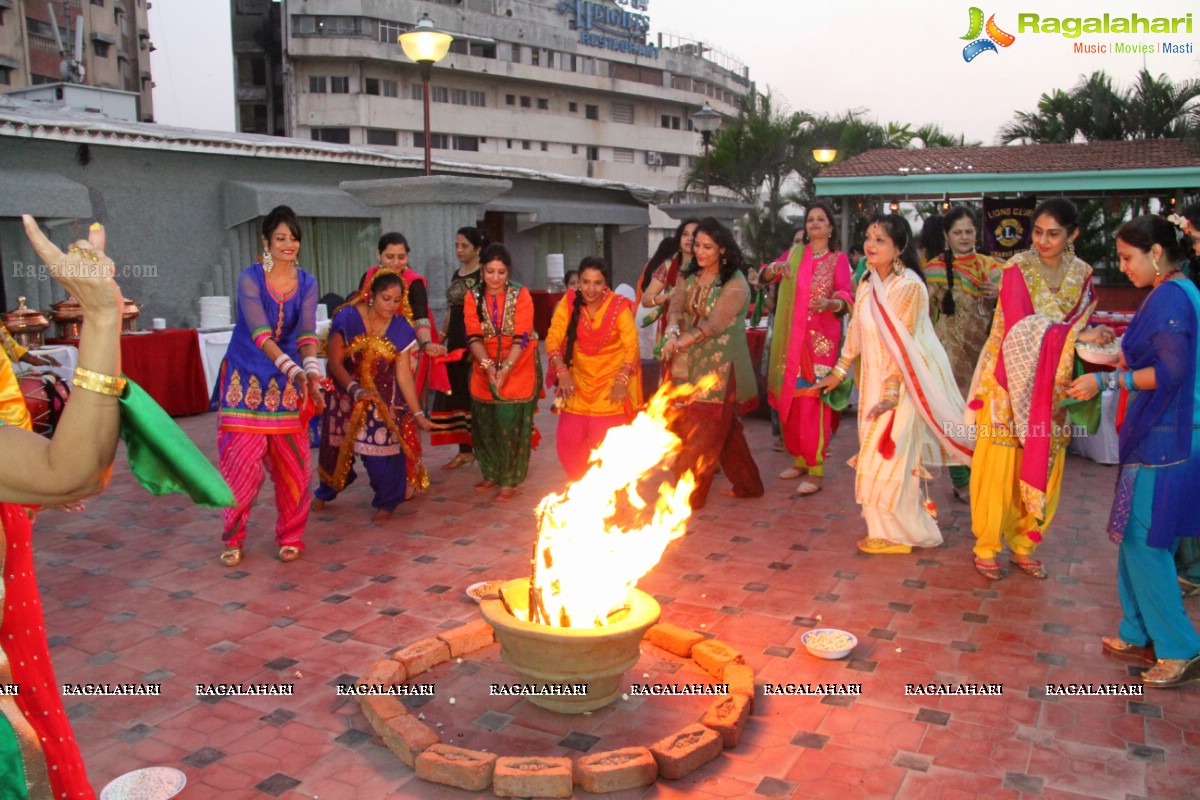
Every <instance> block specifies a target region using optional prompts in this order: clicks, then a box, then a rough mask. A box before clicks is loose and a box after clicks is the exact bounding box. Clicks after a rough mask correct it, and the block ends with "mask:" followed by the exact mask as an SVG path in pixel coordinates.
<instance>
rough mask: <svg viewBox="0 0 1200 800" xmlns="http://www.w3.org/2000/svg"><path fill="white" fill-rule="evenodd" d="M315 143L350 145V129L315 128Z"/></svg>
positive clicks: (313, 131)
mask: <svg viewBox="0 0 1200 800" xmlns="http://www.w3.org/2000/svg"><path fill="white" fill-rule="evenodd" d="M312 138H313V141H314V142H331V143H333V144H350V129H349V128H313V129H312Z"/></svg>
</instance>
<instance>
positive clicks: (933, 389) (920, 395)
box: [869, 270, 975, 466]
mask: <svg viewBox="0 0 1200 800" xmlns="http://www.w3.org/2000/svg"><path fill="white" fill-rule="evenodd" d="M870 275H871V277H870V281H871V284H870V290H869V291H870V293H871V301H872V302H871V315H872V318H873V319H874V321H875V325H876V326H877V328H878V330H879V336H880V339H881V340H882V342H883V346H884V349H885V350H887V352H888V355H889V356H891V358H892V362H893V363H895V364H896V366H897V367H898V368H899V370H900V377H901V379H902V380H903V381H904V386H905V388H906V389H907V390H908V396H909V397H910V398H912V401H913V404H914V406H915V407H916V410H917V415H918V416H919V417H920V418H921V420H922V421H923V422H924V423H925V428H926V431H925V436H923V437H922V438H923V439H924V440H925V442H926V444H927V445H928V446H929V447H930V449H931V451H932V452H929V453H928V455H929V456H931V457H934V456H936V452H937V450H940V451H942V452H943V453H946V454H948V455H949V457H950V458H951V459H952V460H953V461H956V462H957V463H959V464H962V465H963V466H970V464H971V455H972V454H973V453H974V451H975V442H974V437H973V436H971V435H970V434H971V430H970V428H969V427H968V426H966V425H964V424H963V422H962V420H963V412H964V410H965V409H966V403H965V402H964V401H963V398H962V393H961V392H959V390H958V384H956V383H955V381H954V372H953V371H952V370H951V368H950V359H949V358H948V357H947V356H946V350H945V348H943V347H942V344H941V342H939V341H938V339H937V337H936V336H935V335H934V333H933V325H932V323H930V322H929V311H928V303H926V305H925V307H924V308H923V309H921V311H920V312H918V313H920V314H921V315H922V316H921V317H919V318H918V321H917V326H916V331H915V332H914V333H909V332H908V328H906V327H905V326H904V323H903V321H901V319H900V318H899V316H898V315H897V314H896V312H895V310H894V309H893V308H892V306H891V303H889V302H888V299H887V289H885V288H884V285H883V281H881V280H880V279H879V276H878V275H877V274H876V273H875V271H874V270H872V271H871V273H870ZM893 419H894V416H893ZM889 424H890V422H889ZM886 438H887V439H888V440H890V439H891V437H890V435H889V436H887V437H886ZM881 449H882V448H881ZM885 457H886V456H885ZM943 460H944V459H943Z"/></svg>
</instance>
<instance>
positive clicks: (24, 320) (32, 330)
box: [4, 297, 50, 347]
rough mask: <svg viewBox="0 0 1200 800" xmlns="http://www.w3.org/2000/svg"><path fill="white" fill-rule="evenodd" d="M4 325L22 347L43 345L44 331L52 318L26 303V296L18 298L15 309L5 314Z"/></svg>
mask: <svg viewBox="0 0 1200 800" xmlns="http://www.w3.org/2000/svg"><path fill="white" fill-rule="evenodd" d="M4 325H5V327H7V328H8V332H9V333H11V334H12V335H13V338H14V339H16V340H17V342H18V343H19V344H20V345H21V346H22V347H41V346H42V332H43V331H45V330H46V328H49V327H50V320H48V319H46V315H45V314H43V313H42V312H40V311H38V310H37V309H35V308H29V307H27V306H26V305H25V298H24V297H18V298H17V307H16V309H15V310H13V311H10V312H8V313H7V314H5V315H4Z"/></svg>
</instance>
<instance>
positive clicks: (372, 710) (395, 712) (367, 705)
mask: <svg viewBox="0 0 1200 800" xmlns="http://www.w3.org/2000/svg"><path fill="white" fill-rule="evenodd" d="M358 704H359V705H360V706H361V707H362V712H363V716H365V717H366V718H367V721H369V722H370V723H371V727H372V728H374V729H375V730H376V731H379V732H380V733H381V734H382V731H383V726H384V724H386V723H387V721H388V720H389V719H391V718H392V717H398V716H400V715H401V714H407V713H408V712H407V711H405V709H404V705H403V704H402V703H401V702H400V698H398V697H393V696H392V695H387V694H367V695H359V697H358Z"/></svg>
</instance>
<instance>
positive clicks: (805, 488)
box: [796, 481, 821, 497]
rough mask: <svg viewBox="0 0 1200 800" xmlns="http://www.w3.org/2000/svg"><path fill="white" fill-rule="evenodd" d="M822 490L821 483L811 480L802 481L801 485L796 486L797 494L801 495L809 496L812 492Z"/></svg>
mask: <svg viewBox="0 0 1200 800" xmlns="http://www.w3.org/2000/svg"><path fill="white" fill-rule="evenodd" d="M819 491H821V486H820V484H816V483H813V482H811V481H800V485H799V486H797V487H796V494H798V495H800V496H801V497H807V496H808V495H810V494H816V493H817V492H819Z"/></svg>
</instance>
